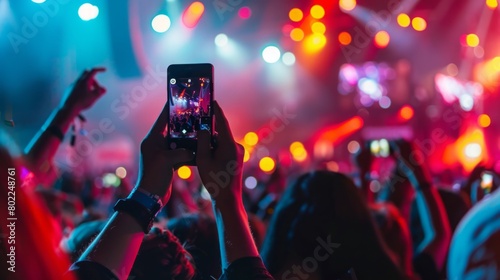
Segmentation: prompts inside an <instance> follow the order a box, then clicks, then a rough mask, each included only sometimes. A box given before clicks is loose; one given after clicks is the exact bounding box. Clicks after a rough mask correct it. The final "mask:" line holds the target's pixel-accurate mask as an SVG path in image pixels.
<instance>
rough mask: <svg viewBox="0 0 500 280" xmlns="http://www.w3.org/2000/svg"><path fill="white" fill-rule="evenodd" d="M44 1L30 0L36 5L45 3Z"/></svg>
mask: <svg viewBox="0 0 500 280" xmlns="http://www.w3.org/2000/svg"><path fill="white" fill-rule="evenodd" d="M45 1H46V0H31V2H33V3H37V4H42V3H45Z"/></svg>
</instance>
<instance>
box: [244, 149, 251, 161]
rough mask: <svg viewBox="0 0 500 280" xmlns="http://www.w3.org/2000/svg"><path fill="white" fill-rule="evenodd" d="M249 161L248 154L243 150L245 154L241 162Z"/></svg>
mask: <svg viewBox="0 0 500 280" xmlns="http://www.w3.org/2000/svg"><path fill="white" fill-rule="evenodd" d="M249 160H250V152H249V151H248V150H247V149H246V148H245V154H244V155H243V162H247V161H249Z"/></svg>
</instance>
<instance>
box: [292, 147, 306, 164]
mask: <svg viewBox="0 0 500 280" xmlns="http://www.w3.org/2000/svg"><path fill="white" fill-rule="evenodd" d="M292 157H293V159H294V160H295V161H298V162H303V161H304V160H306V159H307V151H306V150H305V149H304V148H298V149H295V150H294V151H293V153H292Z"/></svg>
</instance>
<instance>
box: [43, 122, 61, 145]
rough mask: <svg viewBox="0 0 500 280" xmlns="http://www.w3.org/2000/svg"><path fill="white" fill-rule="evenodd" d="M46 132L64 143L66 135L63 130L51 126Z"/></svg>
mask: <svg viewBox="0 0 500 280" xmlns="http://www.w3.org/2000/svg"><path fill="white" fill-rule="evenodd" d="M45 131H47V132H49V133H50V134H52V135H54V136H55V137H57V138H58V139H59V140H61V142H62V141H64V133H63V132H62V131H61V129H60V128H59V127H57V126H55V125H51V126H49V127H47V129H45Z"/></svg>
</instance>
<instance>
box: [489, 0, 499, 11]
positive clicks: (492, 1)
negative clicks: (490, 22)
mask: <svg viewBox="0 0 500 280" xmlns="http://www.w3.org/2000/svg"><path fill="white" fill-rule="evenodd" d="M486 6H488V8H490V9H492V10H493V9H496V8H497V7H498V0H486Z"/></svg>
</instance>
